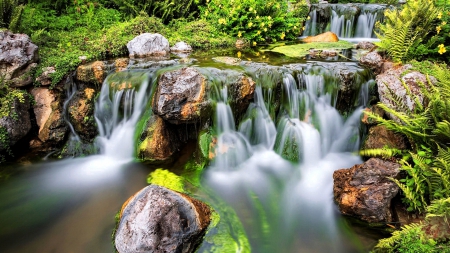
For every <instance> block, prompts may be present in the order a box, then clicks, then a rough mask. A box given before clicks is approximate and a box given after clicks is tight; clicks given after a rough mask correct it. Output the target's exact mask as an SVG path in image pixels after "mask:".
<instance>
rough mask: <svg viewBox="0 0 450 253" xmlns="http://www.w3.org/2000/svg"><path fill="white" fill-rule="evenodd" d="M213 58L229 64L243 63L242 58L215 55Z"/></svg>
mask: <svg viewBox="0 0 450 253" xmlns="http://www.w3.org/2000/svg"><path fill="white" fill-rule="evenodd" d="M212 60H213V61H215V62H221V63H225V64H228V65H233V66H237V65H239V64H241V59H239V58H234V57H229V56H219V57H214V58H212Z"/></svg>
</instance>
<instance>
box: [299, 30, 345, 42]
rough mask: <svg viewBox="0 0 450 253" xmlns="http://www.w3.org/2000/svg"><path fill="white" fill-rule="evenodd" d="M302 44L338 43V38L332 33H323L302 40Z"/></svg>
mask: <svg viewBox="0 0 450 253" xmlns="http://www.w3.org/2000/svg"><path fill="white" fill-rule="evenodd" d="M302 41H303V42H306V43H311V42H338V41H339V38H338V36H337V35H336V34H335V33H333V32H325V33H322V34H319V35H316V36H308V37H306V38H304V39H302Z"/></svg>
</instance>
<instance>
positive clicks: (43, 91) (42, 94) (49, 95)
mask: <svg viewBox="0 0 450 253" xmlns="http://www.w3.org/2000/svg"><path fill="white" fill-rule="evenodd" d="M31 95H32V96H33V98H34V101H35V103H34V106H33V110H34V115H35V116H36V123H37V125H38V127H39V133H41V131H42V130H43V128H44V125H45V122H47V120H48V118H49V117H50V114H51V113H52V106H51V105H52V103H53V102H54V101H55V100H56V97H55V94H53V92H52V91H51V90H49V89H48V88H42V87H40V88H34V89H32V90H31Z"/></svg>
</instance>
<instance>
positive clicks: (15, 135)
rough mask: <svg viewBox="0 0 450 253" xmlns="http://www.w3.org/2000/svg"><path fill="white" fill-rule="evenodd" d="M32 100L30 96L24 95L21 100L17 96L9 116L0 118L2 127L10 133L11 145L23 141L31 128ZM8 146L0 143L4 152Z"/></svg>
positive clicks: (0, 150) (0, 149)
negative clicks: (30, 111) (30, 110)
mask: <svg viewBox="0 0 450 253" xmlns="http://www.w3.org/2000/svg"><path fill="white" fill-rule="evenodd" d="M29 109H30V100H29V98H28V96H24V97H23V101H22V102H21V101H20V100H19V98H15V99H14V101H13V102H12V105H11V111H10V113H9V115H8V116H6V117H3V118H0V127H3V128H5V129H6V131H7V133H8V139H9V146H10V147H12V146H14V145H16V144H17V143H18V142H20V141H22V140H23V138H24V137H25V136H27V134H28V133H29V132H30V130H31V120H30V113H29ZM5 150H6V147H4V146H3V145H0V152H4V151H5Z"/></svg>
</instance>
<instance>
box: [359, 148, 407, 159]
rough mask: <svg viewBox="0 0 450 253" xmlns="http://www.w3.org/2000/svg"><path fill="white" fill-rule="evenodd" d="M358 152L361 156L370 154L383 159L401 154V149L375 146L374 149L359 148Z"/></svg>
mask: <svg viewBox="0 0 450 253" xmlns="http://www.w3.org/2000/svg"><path fill="white" fill-rule="evenodd" d="M359 154H360V155H361V156H370V157H382V158H384V159H387V158H391V157H394V156H398V155H402V154H403V151H402V150H399V149H395V148H388V147H383V148H376V149H364V150H360V151H359Z"/></svg>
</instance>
